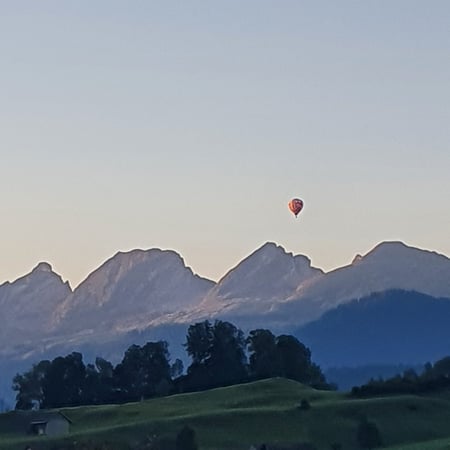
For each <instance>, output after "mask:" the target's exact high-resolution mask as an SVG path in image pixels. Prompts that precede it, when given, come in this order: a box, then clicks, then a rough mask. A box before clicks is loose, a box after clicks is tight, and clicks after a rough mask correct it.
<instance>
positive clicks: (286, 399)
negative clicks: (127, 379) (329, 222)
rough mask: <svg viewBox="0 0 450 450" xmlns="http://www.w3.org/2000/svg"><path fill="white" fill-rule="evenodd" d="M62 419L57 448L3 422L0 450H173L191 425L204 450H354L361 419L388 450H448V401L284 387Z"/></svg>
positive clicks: (79, 411)
mask: <svg viewBox="0 0 450 450" xmlns="http://www.w3.org/2000/svg"><path fill="white" fill-rule="evenodd" d="M302 399H306V400H308V401H309V403H310V405H311V408H310V409H309V410H301V409H300V408H299V405H300V402H301V400H302ZM62 412H63V413H64V414H65V415H66V416H68V417H69V418H70V419H71V420H72V421H73V424H72V426H71V432H70V436H69V437H66V438H64V439H59V440H57V439H50V438H47V437H34V438H31V437H30V436H27V435H26V434H24V433H23V432H22V431H21V430H22V429H23V423H24V421H26V414H25V413H20V412H10V413H6V414H0V449H2V450H23V448H24V446H25V444H27V443H29V444H30V445H31V446H32V448H33V450H47V449H48V450H53V449H55V450H56V449H58V450H59V449H66V448H67V449H89V450H91V449H92V450H93V449H97V450H109V449H114V450H116V449H117V450H124V449H143V448H150V446H148V447H146V446H145V443H146V442H149V440H150V439H152V437H153V436H157V438H158V439H159V440H162V441H165V442H166V445H167V447H168V448H170V445H171V443H172V446H173V441H174V437H175V436H176V434H177V432H178V431H179V430H180V429H181V428H182V427H183V426H184V425H189V426H190V427H191V428H193V429H194V430H195V432H196V435H197V440H198V444H199V448H200V449H201V450H213V449H223V450H226V449H234V450H239V449H243V450H244V449H245V450H247V449H248V448H249V447H250V445H251V444H260V443H262V442H265V443H279V444H295V443H301V442H311V443H313V444H314V445H316V446H317V448H318V449H320V450H322V449H324V450H325V449H326V450H330V449H331V444H332V443H340V444H341V445H342V449H343V450H353V449H358V448H359V447H358V445H357V441H356V429H357V424H358V421H359V419H360V418H361V416H363V415H365V416H367V417H368V419H369V420H370V421H373V422H375V423H376V425H377V426H378V428H379V430H380V432H381V436H382V439H383V442H384V445H385V447H392V448H393V449H394V448H395V449H396V450H401V449H404V450H418V449H426V450H437V449H439V450H443V449H450V397H449V396H448V395H442V396H436V395H434V396H429V397H425V396H395V397H394V396H392V397H383V398H373V399H362V400H361V399H353V398H350V397H348V396H347V395H345V394H342V393H337V392H324V391H316V390H314V389H311V388H308V387H305V386H304V385H302V384H300V383H297V382H295V381H290V380H285V379H271V380H264V381H259V382H255V383H249V384H243V385H238V386H232V387H227V388H220V389H213V390H210V391H207V392H200V393H192V394H182V395H175V396H171V397H166V398H158V399H152V400H148V401H143V402H140V403H129V404H125V405H108V406H89V407H79V408H67V409H63V410H62ZM21 427H22V428H21ZM412 444H415V445H412Z"/></svg>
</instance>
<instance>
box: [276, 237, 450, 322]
mask: <svg viewBox="0 0 450 450" xmlns="http://www.w3.org/2000/svg"><path fill="white" fill-rule="evenodd" d="M389 289H403V290H406V291H417V292H421V293H423V294H427V295H431V296H434V297H450V259H449V258H447V257H446V256H443V255H440V254H438V253H435V252H430V251H427V250H420V249H417V248H414V247H409V246H407V245H405V244H403V243H402V242H383V243H381V244H379V245H377V246H376V247H375V248H374V249H373V250H371V251H370V252H369V253H367V254H366V255H365V256H363V257H356V258H355V259H354V260H353V262H352V264H350V265H349V266H345V267H342V268H339V269H336V270H333V271H331V272H328V273H327V274H325V275H324V276H323V277H321V278H318V279H315V280H312V282H311V283H307V284H302V285H300V286H299V287H298V289H297V291H296V293H295V295H293V296H292V298H291V299H290V301H289V302H287V304H284V305H283V306H282V308H281V309H280V310H279V311H278V313H279V314H282V315H283V314H284V315H287V313H288V310H291V313H292V312H294V311H298V312H299V313H301V314H300V316H297V317H296V320H297V319H301V320H298V323H306V322H307V321H309V320H312V319H315V318H317V317H319V316H320V315H321V314H323V313H324V312H325V311H327V310H329V309H332V308H334V307H336V306H338V305H340V304H342V303H345V302H347V301H350V300H353V299H358V298H362V297H366V296H368V295H370V294H371V293H373V292H382V291H386V290H389ZM293 317H295V315H294V316H293Z"/></svg>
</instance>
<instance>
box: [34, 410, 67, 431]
mask: <svg viewBox="0 0 450 450" xmlns="http://www.w3.org/2000/svg"><path fill="white" fill-rule="evenodd" d="M71 424H72V421H71V420H70V419H69V418H68V417H67V416H66V415H64V414H63V413H62V412H44V411H42V412H36V414H35V415H33V417H32V418H31V421H30V423H29V428H28V431H29V433H30V434H35V435H37V436H61V435H64V434H68V433H69V430H70V425H71Z"/></svg>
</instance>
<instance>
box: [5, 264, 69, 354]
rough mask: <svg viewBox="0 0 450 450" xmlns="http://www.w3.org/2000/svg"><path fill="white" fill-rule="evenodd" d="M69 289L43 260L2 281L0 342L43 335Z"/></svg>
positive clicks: (19, 341)
mask: <svg viewBox="0 0 450 450" xmlns="http://www.w3.org/2000/svg"><path fill="white" fill-rule="evenodd" d="M71 292H72V291H71V289H70V286H69V284H68V283H67V282H66V283H64V282H63V280H62V279H61V277H60V276H59V275H58V274H56V273H55V272H53V270H52V267H51V266H50V264H48V263H44V262H42V263H39V264H38V265H37V266H36V267H35V268H34V269H33V271H32V272H30V273H29V274H27V275H25V276H23V277H21V278H19V279H17V280H16V281H14V282H13V283H10V282H6V283H4V284H2V285H1V286H0V317H1V323H2V325H1V327H0V342H2V343H4V344H6V346H11V345H13V344H15V343H21V342H24V341H26V340H27V339H32V338H33V337H34V336H36V334H38V335H40V336H43V335H45V334H46V333H47V332H48V331H49V329H50V327H51V321H52V315H53V312H54V311H55V309H56V308H57V307H58V306H59V305H60V304H61V303H62V302H63V300H64V299H65V298H66V297H67V296H68V295H70V293H71ZM1 347H3V346H1ZM1 347H0V352H1V351H2V348H1Z"/></svg>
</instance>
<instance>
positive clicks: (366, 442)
mask: <svg viewBox="0 0 450 450" xmlns="http://www.w3.org/2000/svg"><path fill="white" fill-rule="evenodd" d="M356 437H357V440H358V444H359V446H360V447H361V448H364V449H369V450H370V449H373V448H376V447H380V446H381V445H382V441H381V435H380V431H379V430H378V428H377V426H376V425H375V424H374V423H373V422H369V421H368V420H367V418H366V417H363V418H362V419H361V420H360V422H359V424H358V430H357V436H356Z"/></svg>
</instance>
